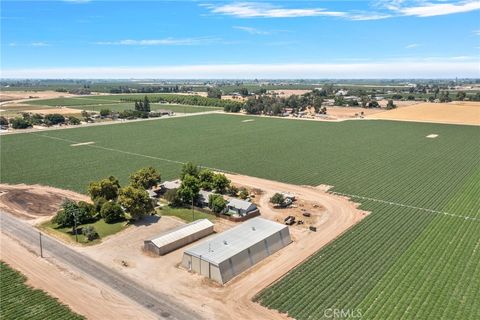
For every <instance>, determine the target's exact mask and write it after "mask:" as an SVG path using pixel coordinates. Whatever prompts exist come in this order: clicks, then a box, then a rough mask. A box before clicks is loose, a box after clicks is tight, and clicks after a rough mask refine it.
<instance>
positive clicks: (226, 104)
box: [121, 94, 243, 112]
mask: <svg viewBox="0 0 480 320" xmlns="http://www.w3.org/2000/svg"><path fill="white" fill-rule="evenodd" d="M148 99H149V101H150V102H151V103H174V104H186V105H192V106H207V107H220V108H224V109H225V110H227V111H232V112H238V111H240V109H241V108H242V105H243V104H242V103H241V102H237V101H231V100H221V99H218V98H208V97H202V96H198V95H168V94H166V95H155V96H151V97H149V98H148ZM121 101H125V102H135V101H136V100H135V98H133V97H132V98H122V99H121Z"/></svg>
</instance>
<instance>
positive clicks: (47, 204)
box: [0, 184, 90, 224]
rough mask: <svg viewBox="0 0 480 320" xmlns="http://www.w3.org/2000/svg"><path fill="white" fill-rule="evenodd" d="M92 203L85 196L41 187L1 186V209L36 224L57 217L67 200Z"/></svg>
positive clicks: (22, 185)
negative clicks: (61, 206) (64, 201)
mask: <svg viewBox="0 0 480 320" xmlns="http://www.w3.org/2000/svg"><path fill="white" fill-rule="evenodd" d="M65 198H68V199H72V200H76V201H87V202H89V201H90V198H88V197H87V196H85V195H82V194H79V193H76V192H73V191H68V190H63V189H57V188H52V187H46V186H40V185H25V184H18V185H7V184H0V208H2V209H4V210H5V211H8V212H10V213H11V214H13V215H14V216H16V217H18V218H20V219H23V220H27V221H28V222H29V223H32V224H36V223H39V222H41V221H44V220H45V219H47V218H49V217H52V216H53V215H55V214H56V213H57V211H58V209H59V208H60V204H61V203H62V201H63V200H64V199H65Z"/></svg>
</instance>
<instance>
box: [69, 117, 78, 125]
mask: <svg viewBox="0 0 480 320" xmlns="http://www.w3.org/2000/svg"><path fill="white" fill-rule="evenodd" d="M68 124H71V125H74V126H76V125H79V124H80V119H78V118H77V117H74V116H70V117H68Z"/></svg>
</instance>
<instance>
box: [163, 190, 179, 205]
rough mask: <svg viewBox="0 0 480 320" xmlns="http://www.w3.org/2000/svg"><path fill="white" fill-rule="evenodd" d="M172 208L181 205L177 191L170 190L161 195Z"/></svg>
mask: <svg viewBox="0 0 480 320" xmlns="http://www.w3.org/2000/svg"><path fill="white" fill-rule="evenodd" d="M163 197H164V198H165V200H167V201H168V202H169V204H170V206H172V207H178V206H181V205H182V199H181V198H180V196H179V195H178V192H177V189H170V190H168V191H167V192H165V194H164V195H163Z"/></svg>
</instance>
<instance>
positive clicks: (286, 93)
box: [267, 89, 312, 98]
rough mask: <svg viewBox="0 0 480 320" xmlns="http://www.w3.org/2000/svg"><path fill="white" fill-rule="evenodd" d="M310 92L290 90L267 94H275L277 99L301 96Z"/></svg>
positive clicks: (272, 91)
mask: <svg viewBox="0 0 480 320" xmlns="http://www.w3.org/2000/svg"><path fill="white" fill-rule="evenodd" d="M311 91H312V90H299V89H292V90H268V91H267V93H270V94H277V95H278V96H279V97H282V98H284V97H290V96H292V95H298V96H300V95H302V94H305V93H308V92H311Z"/></svg>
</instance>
